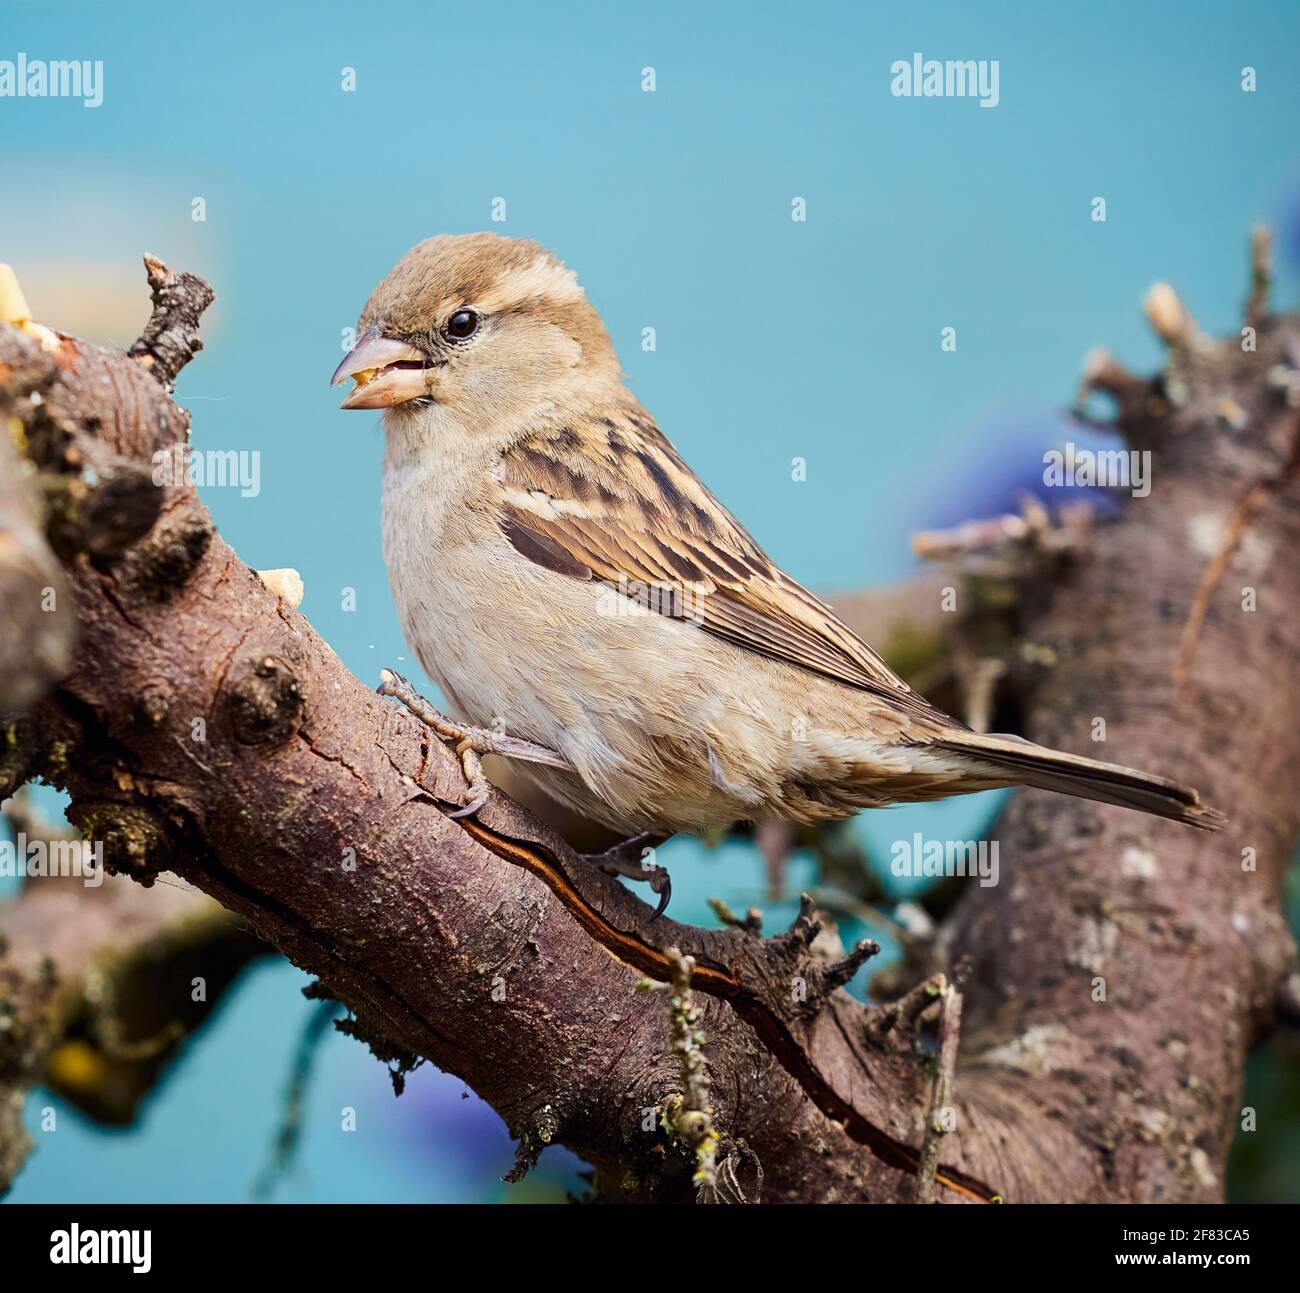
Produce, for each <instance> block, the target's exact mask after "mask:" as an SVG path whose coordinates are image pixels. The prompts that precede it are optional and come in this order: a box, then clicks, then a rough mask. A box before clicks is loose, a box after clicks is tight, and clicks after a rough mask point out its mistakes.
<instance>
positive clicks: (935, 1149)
mask: <svg viewBox="0 0 1300 1293" xmlns="http://www.w3.org/2000/svg"><path fill="white" fill-rule="evenodd" d="M940 1000H941V1001H942V1014H941V1015H940V1017H939V1052H938V1056H937V1061H936V1064H935V1072H934V1085H933V1087H932V1088H931V1095H930V1116H929V1118H928V1119H927V1120H926V1127H925V1141H924V1142H923V1143H922V1145H921V1162H920V1165H919V1166H918V1168H917V1171H916V1194H915V1199H916V1202H917V1203H933V1202H934V1174H935V1171H936V1169H937V1168H938V1166H939V1158H940V1149H941V1147H942V1145H943V1140H944V1137H945V1136H947V1134H948V1133H949V1132H950V1131H952V1130H953V1128H954V1126H955V1125H956V1121H955V1120H956V1116H957V1115H956V1110H955V1109H954V1108H953V1103H952V1089H953V1082H954V1080H955V1074H956V1069H957V1043H958V1041H959V1040H960V1038H961V993H960V992H958V991H957V989H956V988H955V987H954V986H952V985H951V984H947V985H945V987H944V989H943V992H942V994H941V998H940Z"/></svg>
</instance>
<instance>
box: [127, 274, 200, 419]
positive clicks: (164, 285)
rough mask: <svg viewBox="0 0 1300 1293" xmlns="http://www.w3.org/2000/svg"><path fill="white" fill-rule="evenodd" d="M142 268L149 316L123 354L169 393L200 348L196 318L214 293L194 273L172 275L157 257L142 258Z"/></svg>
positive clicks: (197, 318) (197, 319) (197, 320)
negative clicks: (148, 296)
mask: <svg viewBox="0 0 1300 1293" xmlns="http://www.w3.org/2000/svg"><path fill="white" fill-rule="evenodd" d="M144 267H145V272H146V273H147V274H148V276H149V289H150V292H151V293H152V295H153V313H152V314H151V315H150V316H149V322H148V323H146V324H145V325H144V331H143V332H142V333H141V334H140V339H139V341H137V342H136V343H135V345H133V346H132V347H131V349H130V350H129V351H128V352H127V353H128V354H129V355H131V357H132V358H134V359H138V360H139V361H140V362H141V363H142V364H144V365H145V367H147V368H148V369H150V371H151V372H152V373H153V375H154V376H155V377H156V378H157V379H158V380H159V381H160V382H161V383H162V385H163V387H164V388H165V389H166V390H167V392H168V393H169V394H170V392H171V390H172V388H173V387H174V386H175V384H176V377H177V374H178V373H179V372H180V371H181V369H182V368H184V367H185V365H186V364H188V363H189V362H190V360H191V359H193V358H194V356H195V355H196V354H198V352H199V351H200V350H202V349H203V341H202V340H201V338H200V337H199V318H200V316H201V315H202V314H203V311H204V310H206V309H207V308H208V306H210V305H211V304H212V302H213V301H214V300H216V293H215V292H214V291H213V290H212V288H211V287H210V286H209V285H208V283H206V282H205V281H204V280H203V279H201V278H200V277H199V276H198V275H197V274H184V273H181V274H174V273H173V272H172V271H171V270H170V269H168V268H167V266H166V265H164V264H163V263H162V261H160V260H159V259H158V257H157V256H149V255H146V256H145V258H144Z"/></svg>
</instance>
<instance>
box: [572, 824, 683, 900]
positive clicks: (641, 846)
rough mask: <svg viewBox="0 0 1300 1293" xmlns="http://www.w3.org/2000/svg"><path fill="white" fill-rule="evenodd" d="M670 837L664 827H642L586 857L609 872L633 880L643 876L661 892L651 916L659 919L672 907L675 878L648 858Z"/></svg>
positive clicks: (584, 855)
mask: <svg viewBox="0 0 1300 1293" xmlns="http://www.w3.org/2000/svg"><path fill="white" fill-rule="evenodd" d="M669 838H670V837H669V836H667V835H665V834H663V832H662V831H642V832H641V833H640V834H639V835H633V836H631V837H630V838H628V839H625V840H623V841H621V842H620V843H618V844H615V845H614V846H613V847H612V848H607V849H606V850H605V851H604V852H603V853H584V854H583V855H582V856H583V860H584V861H585V862H590V863H591V864H592V865H593V866H596V867H599V868H600V870H602V871H603V872H604V873H605V874H606V875H621V876H626V877H627V878H628V879H629V880H642V881H644V882H645V883H646V884H648V885H649V886H650V891H651V892H652V893H657V894H658V895H659V905H658V906H657V907H656V908H655V914H654V915H653V916H651V917H650V919H651V920H658V919H659V917H660V916H662V915H663V914H664V912H665V911H666V910H667V909H668V900H669V899H670V898H671V897H672V896H673V882H672V878H671V877H670V876H669V874H668V872H667V871H666V870H665V869H664V868H663V867H661V866H656V865H655V863H653V862H651V861H649V860H648V859H649V858H650V857H651V856H653V854H654V851H655V849H657V848H658V847H659V845H661V844H662V843H663V842H664V841H665V840H666V839H669Z"/></svg>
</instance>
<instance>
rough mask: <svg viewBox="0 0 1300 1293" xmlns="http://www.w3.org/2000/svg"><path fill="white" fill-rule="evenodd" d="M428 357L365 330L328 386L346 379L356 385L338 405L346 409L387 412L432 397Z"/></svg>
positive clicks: (395, 341)
mask: <svg viewBox="0 0 1300 1293" xmlns="http://www.w3.org/2000/svg"><path fill="white" fill-rule="evenodd" d="M429 375H430V364H429V357H428V356H427V355H426V354H424V352H423V351H420V350H416V349H415V347H414V346H409V345H407V343H406V342H405V341H398V340H396V339H395V338H393V337H385V336H384V335H383V334H382V333H381V332H380V331H379V329H378V328H373V327H372V328H367V329H366V330H365V332H363V333H362V334H361V336H360V337H358V338H357V344H356V345H355V346H353V347H352V349H351V350H350V351H348V353H347V355H346V356H345V357H344V359H343V362H342V363H341V364H339V366H338V367H337V368H336V369H335V370H334V376H333V377H332V378H331V379H330V385H331V386H337V385H338V384H339V383H340V382H342V381H346V380H347V379H348V378H349V377H351V378H352V380H353V381H354V382H355V383H356V386H355V387H354V388H353V390H352V391H351V393H350V394H349V395H348V397H347V399H345V400H344V401H343V403H342V405H340V407H341V408H345V409H386V408H392V407H393V405H395V404H404V403H406V401H407V400H413V399H418V398H420V397H421V396H425V397H428V396H429V395H430V394H431V390H430V383H429Z"/></svg>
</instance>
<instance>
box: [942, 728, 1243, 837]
mask: <svg viewBox="0 0 1300 1293" xmlns="http://www.w3.org/2000/svg"><path fill="white" fill-rule="evenodd" d="M934 745H935V746H936V747H937V748H939V749H941V750H947V751H950V752H952V753H954V754H963V755H967V756H969V757H970V758H972V759H976V760H978V761H979V762H980V763H983V764H985V765H991V766H992V767H993V768H995V769H996V770H997V771H999V772H1001V773H1005V774H1007V778H1008V781H1009V782H1010V783H1013V784H1017V785H1022V786H1034V787H1036V788H1038V789H1039V790H1056V791H1059V792H1060V793H1061V794H1064V795H1076V796H1077V797H1078V798H1080V799H1096V800H1099V801H1100V802H1101V803H1103V804H1119V805H1120V806H1121V807H1123V808H1136V809H1137V810H1138V812H1142V813H1153V814H1155V816H1157V817H1167V818H1169V819H1170V820H1171V821H1175V822H1185V823H1186V824H1187V825H1188V826H1195V827H1197V828H1198V829H1200V830H1203V831H1217V830H1222V828H1223V826H1224V824H1225V823H1226V822H1227V820H1228V819H1227V818H1226V817H1225V816H1224V815H1223V814H1222V813H1221V812H1219V810H1218V809H1217V808H1210V807H1208V806H1207V805H1205V804H1202V803H1201V798H1200V796H1199V795H1198V794H1197V793H1196V791H1195V790H1193V789H1192V788H1191V786H1182V785H1179V784H1178V782H1176V781H1166V780H1165V778H1164V777H1154V776H1152V775H1151V774H1150V773H1148V772H1138V771H1136V770H1135V769H1133V768H1123V767H1120V766H1119V764H1116V763H1100V762H1098V761H1097V760H1096V759H1085V758H1082V757H1081V756H1080V755H1077V754H1066V753H1064V752H1063V751H1061V750H1049V749H1047V747H1046V746H1042V745H1034V744H1033V742H1031V741H1026V740H1023V739H1022V738H1020V737H1018V736H1002V735H999V734H997V733H993V734H990V735H987V736H983V735H980V734H979V733H978V732H964V731H953V732H945V733H944V735H943V736H942V737H940V738H938V739H937V740H935V742H934Z"/></svg>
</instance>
